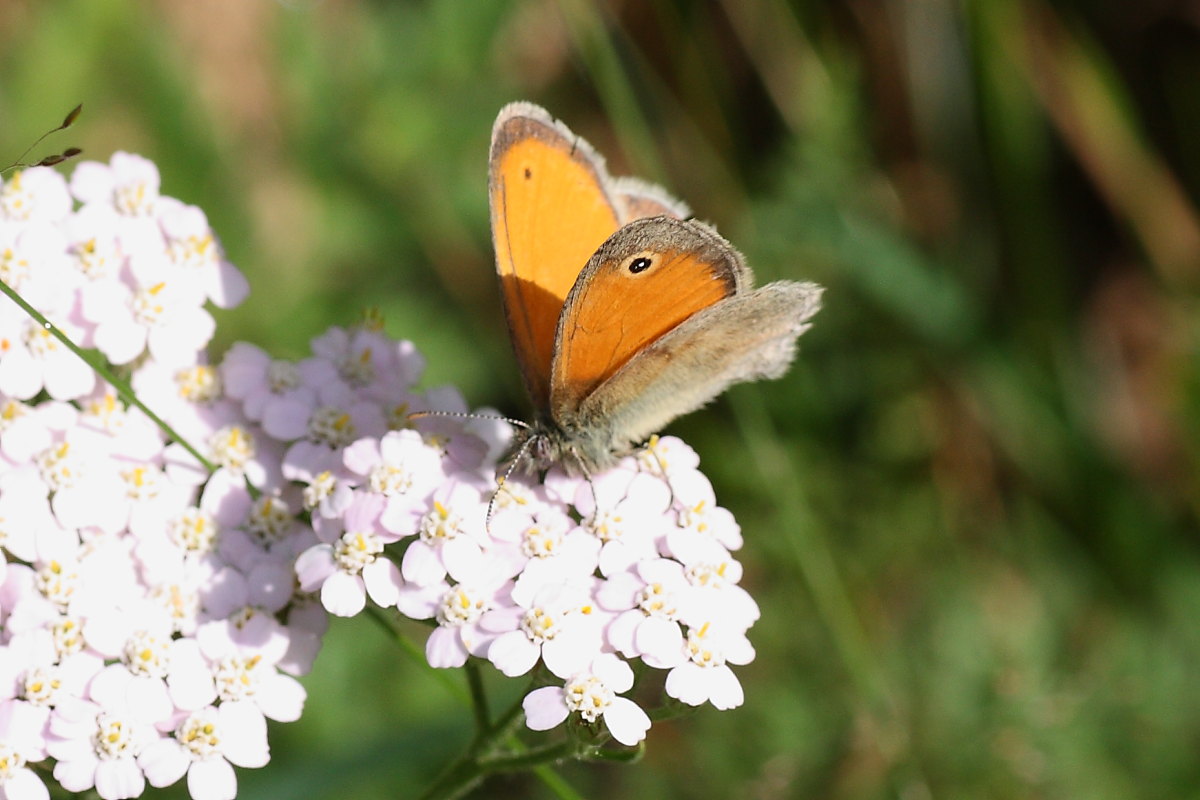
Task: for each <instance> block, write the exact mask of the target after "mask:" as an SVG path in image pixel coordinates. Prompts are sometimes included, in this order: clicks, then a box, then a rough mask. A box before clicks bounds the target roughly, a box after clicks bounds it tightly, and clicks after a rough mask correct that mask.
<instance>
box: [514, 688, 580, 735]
mask: <svg viewBox="0 0 1200 800" xmlns="http://www.w3.org/2000/svg"><path fill="white" fill-rule="evenodd" d="M521 708H522V709H524V710H525V726H526V727H527V728H529V729H530V730H531V731H548V730H550V729H551V728H553V727H555V726H556V725H561V724H562V722H563V720H565V719H566V718H567V714H568V713H569V711H568V710H567V704H566V703H565V702H564V701H563V690H562V687H561V686H543V687H542V688H541V689H534V690H533V691H532V692H530V693H529V694H527V695H525V699H524V700H522V701H521Z"/></svg>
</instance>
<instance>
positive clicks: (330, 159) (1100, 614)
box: [0, 0, 1200, 800]
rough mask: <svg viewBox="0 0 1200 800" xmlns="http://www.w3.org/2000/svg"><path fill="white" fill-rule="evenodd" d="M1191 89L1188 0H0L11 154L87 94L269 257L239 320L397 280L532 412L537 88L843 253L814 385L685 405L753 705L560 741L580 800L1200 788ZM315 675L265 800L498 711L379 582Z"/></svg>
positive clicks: (790, 272)
mask: <svg viewBox="0 0 1200 800" xmlns="http://www.w3.org/2000/svg"><path fill="white" fill-rule="evenodd" d="M1198 87H1200V5H1197V4H1196V3H1195V2H1167V1H1166V0H1154V1H1153V2H1108V3H1098V2H1086V0H1077V2H1062V3H1053V4H1052V3H1049V2H1044V1H1042V0H1027V1H1026V2H1017V1H1016V0H974V1H973V2H972V1H969V0H958V1H957V2H956V1H955V0H894V1H893V2H874V1H873V0H850V2H816V1H815V0H813V1H811V2H799V1H798V2H794V3H790V4H788V3H783V2H773V1H772V0H756V1H755V2H744V1H743V0H725V1H724V2H684V1H683V0H676V1H675V2H637V1H635V0H628V1H627V2H611V3H594V4H593V3H588V2H585V0H557V1H556V0H530V1H529V2H488V3H476V2H461V0H426V1H425V2H394V3H389V2H382V1H381V0H377V1H376V2H367V1H366V0H339V1H338V2H332V1H330V2H316V1H315V0H292V1H291V2H267V1H266V0H219V1H218V0H213V1H211V2H171V1H170V0H161V1H160V2H151V1H150V0H144V1H143V2H121V1H120V0H78V1H77V2H58V1H56V0H2V2H0V153H2V154H6V155H4V157H3V159H0V160H5V161H7V160H8V159H9V158H11V157H14V156H15V155H16V154H17V153H19V152H20V151H21V150H22V149H24V146H25V145H26V144H28V142H29V141H31V140H32V139H33V138H34V137H36V135H37V134H39V133H40V132H41V131H42V130H44V129H46V128H48V127H51V126H53V125H54V124H56V123H57V121H58V120H59V119H61V117H62V115H63V114H64V113H65V112H66V111H67V110H68V109H70V108H71V107H72V106H73V105H74V104H75V103H77V102H81V101H82V102H83V103H84V114H83V117H82V118H81V120H80V121H79V123H77V125H76V127H75V128H74V129H72V130H71V131H70V132H68V133H67V134H60V135H59V136H58V138H56V139H55V140H53V141H52V142H51V143H50V144H49V145H48V146H47V147H46V148H45V152H52V151H53V150H54V148H55V147H56V146H57V147H59V148H61V147H64V146H66V145H68V144H71V145H78V146H81V147H83V148H84V149H85V150H86V155H87V156H90V157H93V158H99V159H107V157H108V156H109V154H110V153H111V152H112V151H114V150H118V149H123V150H131V151H134V152H140V153H142V154H144V155H146V156H147V157H149V158H151V159H153V160H154V161H155V162H157V163H158V165H159V167H160V169H161V171H162V173H163V191H164V193H166V194H170V195H173V196H176V197H179V198H182V199H184V200H186V201H188V202H191V203H195V204H198V205H200V206H201V207H202V208H203V209H205V211H206V212H207V213H208V215H209V218H210V220H211V221H212V223H213V225H214V227H215V228H216V230H217V232H218V233H219V235H221V237H222V238H223V240H224V243H225V246H226V248H227V250H228V253H229V255H230V257H231V259H232V260H233V261H234V262H235V263H236V264H238V265H239V266H240V267H241V268H242V270H244V271H245V273H246V274H247V275H248V277H249V279H250V282H251V285H252V287H253V289H252V293H251V296H250V299H249V300H248V301H247V302H246V303H245V304H244V305H243V306H242V307H241V308H239V309H236V310H234V311H230V312H220V313H218V315H217V318H218V326H219V332H218V341H217V342H216V348H215V350H214V352H217V353H219V352H222V351H223V349H224V348H225V347H227V346H228V345H229V343H230V342H232V341H235V340H238V339H245V340H249V341H252V342H255V343H257V344H259V345H261V346H263V347H265V348H267V349H268V350H270V351H272V352H273V353H275V354H278V355H281V356H291V357H295V356H300V355H301V354H303V353H304V352H305V349H306V347H307V342H308V340H309V338H310V337H312V336H315V335H316V334H318V333H320V332H322V331H323V330H324V329H325V328H326V327H327V326H329V325H331V324H338V325H346V324H350V323H352V322H354V321H355V320H356V319H357V318H358V316H359V313H360V311H361V310H362V309H363V308H365V307H367V306H378V307H379V308H381V309H382V311H383V312H384V314H385V316H386V319H387V329H388V331H389V332H390V333H392V334H393V335H396V336H401V337H407V338H411V339H413V340H414V341H415V342H416V343H417V344H418V346H419V347H421V348H422V349H423V350H424V352H425V353H426V354H427V355H428V357H429V360H430V368H429V373H428V378H427V381H426V385H433V384H436V383H442V382H453V383H454V384H456V385H458V386H459V387H460V388H461V389H462V390H463V391H464V392H465V394H466V395H467V397H468V398H469V400H470V401H471V402H472V403H473V404H475V405H482V404H492V405H495V406H497V407H499V408H501V409H503V410H504V411H505V412H507V413H512V414H517V415H525V414H526V413H527V409H526V406H525V405H524V399H523V398H522V396H521V394H522V390H521V387H520V382H519V380H518V378H517V371H516V368H515V365H514V362H513V358H512V356H511V354H510V352H509V348H508V343H507V338H506V336H505V334H504V325H503V321H502V316H501V313H500V309H499V301H498V296H497V282H496V280H495V278H494V277H493V267H492V255H491V245H490V238H489V231H488V224H487V199H486V193H485V186H486V174H485V173H486V154H487V146H488V138H489V133H490V128H491V123H492V120H493V118H494V116H495V114H496V112H497V110H498V109H499V108H500V107H501V105H503V104H504V103H506V102H508V101H510V100H514V99H528V100H532V101H535V102H537V103H540V104H542V105H544V106H546V107H547V108H548V109H550V110H551V112H552V113H554V114H555V115H557V116H559V117H561V118H562V119H564V120H565V121H566V122H567V123H568V124H569V125H570V126H571V127H572V128H573V129H574V130H575V131H576V132H577V133H580V134H582V135H583V136H585V137H586V138H588V139H589V140H590V141H591V142H592V143H593V144H595V145H596V146H597V147H598V148H599V149H600V151H601V152H603V153H605V154H607V155H608V157H609V162H610V166H611V168H612V170H613V172H614V173H616V174H629V173H634V174H638V175H641V176H644V177H647V178H650V179H653V180H656V181H659V182H661V183H663V184H664V185H665V186H667V187H668V188H669V189H670V190H671V191H672V192H674V193H675V194H677V195H679V196H681V197H682V198H684V199H686V200H687V201H688V202H689V203H690V204H691V205H692V207H693V208H694V209H695V211H696V214H697V216H699V217H701V218H703V219H707V220H711V221H712V222H714V223H715V224H716V225H717V226H718V227H719V228H720V230H721V231H722V232H723V233H724V234H725V235H726V236H727V237H728V238H730V239H731V240H732V241H733V242H734V244H735V245H736V246H737V247H739V248H740V249H741V250H743V251H744V252H745V253H746V255H747V257H748V260H749V262H750V263H751V264H752V265H753V266H754V268H755V269H756V271H757V273H758V275H759V278H760V280H764V281H765V280H768V279H773V278H777V277H787V278H798V279H811V280H815V281H818V282H820V283H821V284H823V285H825V286H826V287H827V288H828V291H827V294H826V307H825V310H824V311H822V312H821V314H820V315H819V316H818V317H817V320H816V326H815V327H814V328H813V330H812V331H811V332H810V333H809V334H807V335H806V336H805V337H804V339H803V351H802V353H801V357H800V359H799V361H798V363H797V365H796V367H795V368H794V369H793V370H792V372H791V373H790V374H789V375H788V376H787V377H786V378H785V379H783V380H781V381H779V382H777V383H769V384H761V385H756V386H742V387H738V388H736V389H734V390H733V391H731V392H729V393H728V394H727V395H726V396H725V397H723V398H722V399H720V400H719V401H718V402H716V403H715V404H714V405H713V406H712V407H711V408H710V409H707V410H705V411H703V412H700V413H697V414H694V415H692V416H690V417H687V418H686V419H683V420H680V421H678V422H677V423H675V424H674V425H673V426H672V427H671V429H670V430H671V431H672V432H674V433H677V434H679V435H681V436H683V437H685V438H686V439H687V440H688V441H689V442H690V443H691V444H693V445H694V446H695V447H696V449H697V450H698V451H699V452H700V454H701V457H702V459H703V466H704V468H705V469H706V471H707V472H708V474H709V475H710V476H712V479H713V482H714V484H715V485H716V487H717V492H718V498H719V499H720V500H721V502H722V503H723V504H724V505H726V506H728V507H729V508H730V509H732V510H733V512H734V513H735V514H736V515H737V516H738V518H739V520H740V521H741V523H742V525H743V530H744V533H745V536H746V547H745V549H744V550H743V551H742V553H741V557H742V559H743V561H744V563H745V566H746V578H745V584H746V585H747V587H748V588H749V589H750V590H751V592H752V593H753V594H754V596H755V597H756V598H757V600H758V601H759V604H760V605H761V607H762V610H763V618H762V620H761V621H760V622H759V623H758V625H757V626H756V627H755V628H754V629H753V630H752V632H751V633H752V640H753V641H754V643H755V645H756V647H757V648H758V658H757V660H756V661H755V662H754V663H753V664H751V665H750V666H748V667H745V668H741V669H739V670H738V674H739V675H740V677H741V680H742V682H743V683H744V685H745V687H746V694H747V699H746V704H745V706H744V707H742V708H740V709H738V710H736V711H731V712H726V713H718V712H715V711H712V710H711V709H707V710H702V711H701V712H699V713H698V714H696V715H695V716H693V717H691V718H688V719H684V720H678V721H674V722H665V723H659V724H656V725H655V727H654V728H653V729H652V730H651V733H650V737H649V742H648V751H647V754H646V757H645V759H644V760H643V761H642V762H641V763H640V764H638V765H636V766H632V767H631V766H623V765H613V766H578V765H576V766H568V767H564V768H563V769H562V770H561V774H562V775H563V776H564V777H565V778H566V780H567V781H569V782H570V784H571V785H572V786H574V787H575V789H576V790H577V791H578V792H579V793H580V794H582V795H583V796H586V797H592V798H626V797H655V798H657V797H663V798H727V797H732V798H776V797H797V798H900V799H901V800H923V799H924V798H1181V797H1200V690H1198V689H1197V673H1198V672H1200V625H1198V624H1197V621H1196V613H1197V610H1200V558H1198V555H1200V553H1198V549H1200V547H1198V546H1200V537H1198V534H1197V531H1198V528H1197V497H1198V493H1197V489H1198V486H1197V471H1196V462H1197V458H1198V455H1200V422H1198V420H1200V414H1198V413H1197V412H1198V410H1200V409H1198V406H1200V369H1198V368H1197V367H1198V363H1197V346H1198V343H1200V324H1198V321H1200V315H1198V313H1197V312H1198V311H1200V309H1198V308H1197V305H1198V303H1197V288H1198V287H1200V222H1198V219H1197V213H1196V194H1197V191H1198V190H1200V91H1198ZM414 638H415V639H416V640H417V641H419V640H420V633H419V631H417V630H414ZM440 677H442V678H444V677H446V675H441V676H440ZM449 677H450V678H451V679H452V680H454V681H458V680H459V679H460V677H461V676H459V675H458V674H456V673H451V674H450V675H449ZM305 683H306V686H307V687H308V690H309V692H310V695H309V702H308V706H307V709H306V713H305V715H304V717H303V719H302V720H301V721H300V722H298V723H295V724H291V725H279V726H274V727H273V730H272V745H273V754H274V757H273V760H272V763H271V764H270V765H269V766H268V767H267V768H266V769H263V770H258V771H240V772H239V780H240V785H241V789H242V791H241V796H242V797H244V798H279V797H296V798H300V797H303V798H345V799H347V800H357V799H358V798H384V797H388V798H395V797H408V796H414V795H416V794H418V793H419V792H420V789H421V788H422V787H424V786H425V785H427V783H428V782H429V781H430V779H431V778H432V777H433V775H434V774H435V773H436V771H437V770H438V768H439V766H441V765H444V764H446V763H447V762H448V761H449V760H450V759H451V758H452V757H453V756H455V755H456V754H457V753H458V752H459V751H460V750H461V749H462V748H463V747H464V746H465V744H466V742H467V740H468V739H469V737H470V734H471V731H470V727H469V726H470V715H469V713H468V712H467V711H466V710H465V709H464V708H463V707H462V705H461V703H460V699H459V697H458V696H457V695H456V694H455V693H453V692H451V691H449V690H447V688H446V687H445V685H444V683H443V681H441V680H439V676H433V675H431V674H430V672H429V670H427V669H425V668H423V667H422V666H421V665H420V664H419V663H417V662H416V661H414V660H413V659H412V658H410V657H409V656H407V655H405V653H404V652H403V651H402V650H401V649H400V648H398V647H397V646H396V645H395V643H394V642H391V641H389V640H388V639H387V637H386V636H385V635H384V634H383V633H381V631H380V630H379V629H378V628H376V627H374V626H373V625H371V623H370V622H369V621H366V620H354V621H349V622H346V621H339V622H337V623H336V624H335V625H334V626H333V629H332V630H331V632H330V634H329V637H328V640H327V645H326V648H325V650H324V651H323V652H322V654H321V657H320V658H319V659H318V662H317V666H316V669H315V670H314V672H313V674H312V675H310V676H308V677H307V678H306V680H305ZM492 683H494V684H495V690H496V692H497V693H498V694H499V695H500V696H501V697H504V696H505V693H506V692H507V693H508V696H511V693H512V692H513V691H516V690H517V689H518V688H519V687H518V685H517V684H518V682H516V681H493V682H492ZM501 795H503V796H520V797H534V798H537V797H549V796H552V795H551V794H550V792H549V790H548V789H546V788H545V787H544V786H543V785H542V784H541V783H540V782H538V781H537V780H535V779H532V778H529V777H521V778H512V779H507V780H500V781H497V782H494V783H491V784H488V785H487V786H485V788H484V789H483V790H481V791H480V792H479V793H478V795H477V796H479V797H490V796H501ZM148 796H150V797H181V796H185V792H184V791H183V790H182V789H180V787H176V788H175V789H174V790H171V791H169V792H159V793H155V792H149V793H148Z"/></svg>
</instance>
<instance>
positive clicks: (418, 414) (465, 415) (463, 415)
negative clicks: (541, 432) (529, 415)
mask: <svg viewBox="0 0 1200 800" xmlns="http://www.w3.org/2000/svg"><path fill="white" fill-rule="evenodd" d="M422 417H457V418H458V419H493V420H499V421H500V422H507V423H508V424H509V425H515V426H517V427H518V428H524V429H525V430H527V431H528V430H532V429H533V426H532V425H530V424H529V423H528V422H524V421H522V420H519V419H513V418H512V417H506V416H503V415H501V414H472V413H471V412H470V411H414V412H412V413H411V414H409V415H408V417H407V419H410V420H412V419H421V418H422Z"/></svg>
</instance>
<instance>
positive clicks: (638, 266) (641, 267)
mask: <svg viewBox="0 0 1200 800" xmlns="http://www.w3.org/2000/svg"><path fill="white" fill-rule="evenodd" d="M651 263H653V262H651V261H650V259H648V258H646V257H645V256H638V257H637V258H635V259H634V260H633V261H630V262H629V271H630V272H632V273H633V274H634V275H637V274H638V273H639V272H645V271H646V270H648V269H650V264H651Z"/></svg>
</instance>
